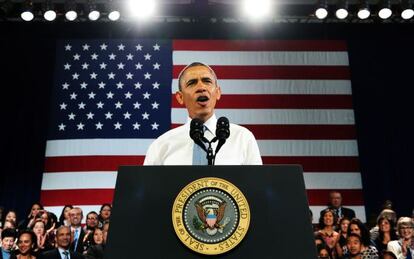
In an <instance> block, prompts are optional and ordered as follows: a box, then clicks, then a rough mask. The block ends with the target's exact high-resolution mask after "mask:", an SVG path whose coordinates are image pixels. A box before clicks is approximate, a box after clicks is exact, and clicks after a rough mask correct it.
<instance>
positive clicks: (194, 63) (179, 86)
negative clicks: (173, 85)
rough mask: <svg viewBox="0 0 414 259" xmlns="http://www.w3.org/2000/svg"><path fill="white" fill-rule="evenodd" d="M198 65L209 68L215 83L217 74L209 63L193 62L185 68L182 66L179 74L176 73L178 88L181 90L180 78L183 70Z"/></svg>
mask: <svg viewBox="0 0 414 259" xmlns="http://www.w3.org/2000/svg"><path fill="white" fill-rule="evenodd" d="M198 66H201V67H206V68H208V70H210V72H211V74H213V76H214V79H215V83H216V84H217V75H216V73H215V72H214V70H213V69H212V68H211V67H210V66H209V65H207V64H204V63H202V62H193V63H191V64H190V65H188V66H186V67H185V68H183V70H181V72H180V74H179V75H178V90H180V91H181V78H182V77H183V75H184V72H185V71H187V69H189V68H190V67H198Z"/></svg>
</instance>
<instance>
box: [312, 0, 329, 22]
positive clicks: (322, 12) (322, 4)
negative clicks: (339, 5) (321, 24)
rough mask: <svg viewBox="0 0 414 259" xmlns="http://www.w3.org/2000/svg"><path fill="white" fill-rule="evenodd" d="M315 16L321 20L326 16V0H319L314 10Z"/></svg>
mask: <svg viewBox="0 0 414 259" xmlns="http://www.w3.org/2000/svg"><path fill="white" fill-rule="evenodd" d="M315 16H316V18H318V19H320V20H322V19H325V18H326V17H327V16H328V1H327V0H319V2H318V5H317V7H316V11H315Z"/></svg>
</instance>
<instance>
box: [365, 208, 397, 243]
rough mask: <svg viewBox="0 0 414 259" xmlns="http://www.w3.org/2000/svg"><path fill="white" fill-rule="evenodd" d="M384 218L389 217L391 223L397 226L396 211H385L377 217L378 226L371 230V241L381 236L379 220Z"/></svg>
mask: <svg viewBox="0 0 414 259" xmlns="http://www.w3.org/2000/svg"><path fill="white" fill-rule="evenodd" d="M382 217H387V218H388V220H389V221H393V223H394V224H393V225H394V226H395V225H396V224H397V214H396V213H395V211H393V210H391V209H383V210H382V211H381V212H380V214H379V215H378V217H377V221H376V223H377V224H376V225H375V227H373V228H371V229H370V231H369V235H370V236H371V240H375V239H377V238H378V235H379V226H378V220H379V219H380V218H382Z"/></svg>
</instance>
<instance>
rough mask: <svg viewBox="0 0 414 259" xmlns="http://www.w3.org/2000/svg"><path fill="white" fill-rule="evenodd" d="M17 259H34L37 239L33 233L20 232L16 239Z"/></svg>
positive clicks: (29, 231)
mask: <svg viewBox="0 0 414 259" xmlns="http://www.w3.org/2000/svg"><path fill="white" fill-rule="evenodd" d="M17 247H18V248H19V251H18V252H17V256H16V258H17V259H36V252H35V250H36V249H37V238H36V235H35V234H34V233H33V231H31V230H29V229H26V230H20V231H19V234H18V238H17Z"/></svg>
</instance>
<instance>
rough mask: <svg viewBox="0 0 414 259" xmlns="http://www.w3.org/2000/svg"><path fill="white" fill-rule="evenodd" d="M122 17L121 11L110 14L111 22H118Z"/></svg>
mask: <svg viewBox="0 0 414 259" xmlns="http://www.w3.org/2000/svg"><path fill="white" fill-rule="evenodd" d="M120 17H121V13H120V12H119V11H111V12H110V13H109V14H108V18H109V20H111V21H117V20H119V18H120Z"/></svg>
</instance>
